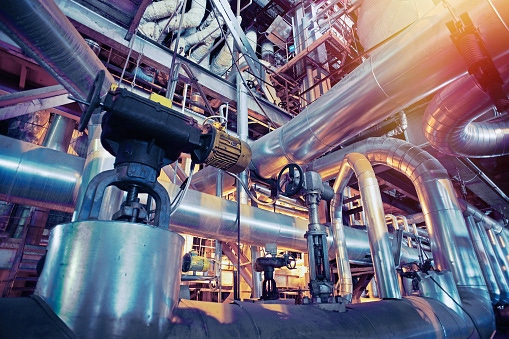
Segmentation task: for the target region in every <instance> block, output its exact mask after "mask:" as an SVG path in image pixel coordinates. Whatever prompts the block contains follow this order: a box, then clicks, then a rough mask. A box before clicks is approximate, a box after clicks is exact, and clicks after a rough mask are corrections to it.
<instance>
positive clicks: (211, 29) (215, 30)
mask: <svg viewBox="0 0 509 339" xmlns="http://www.w3.org/2000/svg"><path fill="white" fill-rule="evenodd" d="M210 16H213V14H212V13H211V14H210V15H209V17H210ZM219 21H220V22H221V24H222V23H223V19H222V18H219ZM220 35H221V30H220V27H219V23H218V20H216V19H215V18H214V19H212V20H211V22H210V25H208V26H207V27H206V28H204V29H202V30H201V31H198V32H196V33H194V34H191V35H189V36H185V37H180V39H179V41H178V49H179V50H180V49H182V50H185V49H186V48H187V47H188V46H193V45H196V44H197V43H200V42H203V41H207V39H212V38H214V39H216V38H217V37H219V36H220ZM175 44H176V41H173V42H172V44H171V45H170V48H171V49H172V50H174V49H175Z"/></svg>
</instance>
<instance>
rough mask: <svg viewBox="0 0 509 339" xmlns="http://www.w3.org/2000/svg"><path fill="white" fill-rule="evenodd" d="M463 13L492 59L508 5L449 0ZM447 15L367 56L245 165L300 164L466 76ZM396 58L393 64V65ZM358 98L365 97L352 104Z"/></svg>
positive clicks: (439, 13)
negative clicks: (468, 18)
mask: <svg viewBox="0 0 509 339" xmlns="http://www.w3.org/2000/svg"><path fill="white" fill-rule="evenodd" d="M450 4H451V6H452V8H453V10H454V11H455V12H456V13H463V12H466V11H468V14H469V15H470V17H471V18H472V20H473V23H474V25H475V26H476V27H478V28H479V30H480V32H481V36H482V38H483V39H484V41H485V43H486V46H487V49H488V52H489V53H490V55H491V56H493V57H494V58H495V57H497V56H499V55H501V54H504V53H506V51H507V50H508V49H509V31H508V30H507V29H506V27H507V26H508V25H507V24H506V23H507V22H509V14H508V13H509V9H508V6H509V5H508V3H507V2H506V1H503V0H490V1H468V0H457V1H450ZM451 20H452V17H451V14H450V12H449V11H448V10H447V8H446V7H444V6H443V5H442V4H439V5H437V6H435V8H433V9H432V10H431V11H429V12H428V14H427V15H426V16H425V17H423V18H421V19H420V20H418V21H416V22H415V23H414V24H412V25H411V26H410V27H408V28H407V29H406V30H404V31H403V32H401V33H400V34H399V35H398V36H396V37H394V38H393V39H392V40H391V41H389V42H387V43H385V44H384V45H383V46H380V47H379V48H378V49H376V50H374V51H372V52H371V56H370V57H369V58H368V59H367V60H366V61H365V62H364V63H363V64H362V65H360V66H359V67H358V68H356V69H355V70H354V71H352V72H351V73H350V74H348V75H347V76H346V77H345V78H343V80H341V82H339V83H338V84H337V85H336V86H334V87H333V88H332V89H331V90H330V91H328V92H327V93H326V94H325V95H323V96H321V97H320V98H319V99H318V100H316V101H315V102H314V103H312V104H310V105H309V106H307V107H306V108H305V109H304V110H303V111H302V112H301V113H299V115H298V116H297V117H295V118H294V119H293V120H292V121H290V122H289V123H287V124H286V125H284V126H282V127H281V128H279V129H277V130H275V131H273V132H271V133H269V134H267V135H265V136H263V137H261V138H260V139H258V140H256V141H255V142H253V143H252V145H251V149H252V151H253V159H252V164H251V165H252V168H253V169H254V170H255V171H256V172H257V173H258V174H259V175H260V176H262V177H265V178H268V177H272V176H274V175H276V174H277V173H278V171H279V170H280V169H281V168H282V167H283V166H284V165H286V164H288V163H291V162H293V163H297V164H304V163H306V162H308V161H310V160H313V159H314V158H315V157H316V156H317V155H321V154H323V153H326V152H327V151H329V150H330V149H331V148H333V147H335V146H337V145H338V144H341V143H342V142H344V141H346V140H348V139H349V138H352V137H353V136H355V135H357V134H358V133H359V132H360V131H363V130H365V129H366V128H369V127H371V126H374V125H375V124H376V123H378V122H380V121H382V120H383V119H385V118H387V117H389V116H390V115H391V114H393V113H394V112H397V111H400V110H401V109H403V108H404V107H406V106H408V105H410V104H412V103H414V102H416V101H417V100H419V99H421V98H423V97H425V96H426V95H429V94H430V93H432V92H433V91H435V90H437V89H439V88H441V87H442V86H444V85H445V84H446V83H448V82H450V81H451V80H453V79H455V78H457V77H459V76H461V75H462V74H463V73H465V72H466V71H467V67H466V65H465V63H464V62H463V57H462V56H461V55H460V54H459V52H458V51H457V49H456V46H455V45H454V44H453V42H452V40H451V38H450V32H449V31H448V29H447V27H446V23H447V22H449V21H451ZM395 60H397V62H394V61H395ZM359 93H362V95H363V97H366V98H369V100H359Z"/></svg>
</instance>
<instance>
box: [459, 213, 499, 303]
mask: <svg viewBox="0 0 509 339" xmlns="http://www.w3.org/2000/svg"><path fill="white" fill-rule="evenodd" d="M465 222H466V224H467V226H468V232H469V234H470V238H471V239H472V244H473V245H474V250H475V254H476V255H477V260H479V263H480V264H481V270H482V274H483V277H484V280H485V281H486V286H487V288H488V292H489V293H490V297H491V303H492V304H493V305H496V304H497V303H498V302H499V301H500V294H501V293H500V288H499V286H498V283H497V279H496V277H495V273H494V272H493V268H492V265H497V262H493V263H492V262H490V260H489V258H488V255H487V254H486V250H485V248H484V245H483V243H482V240H481V236H480V234H479V229H478V228H477V225H476V223H475V220H474V218H473V217H472V216H465ZM504 280H505V279H504ZM503 302H504V303H506V302H507V301H506V300H504V301H503Z"/></svg>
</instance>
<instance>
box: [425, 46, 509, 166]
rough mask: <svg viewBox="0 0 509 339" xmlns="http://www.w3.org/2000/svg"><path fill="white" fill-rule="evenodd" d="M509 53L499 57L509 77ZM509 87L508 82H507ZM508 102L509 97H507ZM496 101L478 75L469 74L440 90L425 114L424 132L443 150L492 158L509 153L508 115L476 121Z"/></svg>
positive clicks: (460, 154) (505, 88)
mask: <svg viewBox="0 0 509 339" xmlns="http://www.w3.org/2000/svg"><path fill="white" fill-rule="evenodd" d="M507 59H508V58H507V56H504V57H503V58H500V60H497V64H500V65H501V66H502V67H503V69H501V70H500V73H501V75H502V78H503V79H507V78H508V77H509V67H508V66H507V62H506V61H507ZM503 88H504V90H505V91H506V92H507V91H508V90H509V82H506V83H505V85H504V87H503ZM508 102H509V100H508ZM492 108H493V102H492V100H491V99H490V97H489V95H488V94H486V93H485V92H484V91H483V90H482V89H481V87H479V85H478V83H477V82H476V81H475V78H474V77H473V76H471V75H470V74H466V75H464V76H463V77H461V78H460V79H458V80H456V81H454V82H453V83H452V84H450V85H448V86H447V87H445V88H444V89H442V90H440V91H439V92H438V93H437V94H436V95H435V96H434V98H433V100H431V102H430V103H429V104H428V107H427V108H426V111H425V113H424V125H423V130H424V135H425V136H426V139H428V141H429V143H430V144H431V146H433V147H434V148H436V149H438V150H439V151H440V152H442V153H445V154H449V155H454V156H461V157H493V156H500V155H505V154H508V153H509V119H508V116H507V115H506V116H504V117H501V118H499V119H496V120H494V121H484V122H480V121H475V122H474V120H475V119H476V118H478V117H479V116H481V115H482V114H483V113H485V112H487V111H489V110H490V109H492Z"/></svg>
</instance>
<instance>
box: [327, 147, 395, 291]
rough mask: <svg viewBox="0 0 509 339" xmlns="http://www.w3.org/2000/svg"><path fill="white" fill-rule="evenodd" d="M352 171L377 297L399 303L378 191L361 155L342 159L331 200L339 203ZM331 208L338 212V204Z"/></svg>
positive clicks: (368, 163)
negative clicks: (356, 183) (361, 207)
mask: <svg viewBox="0 0 509 339" xmlns="http://www.w3.org/2000/svg"><path fill="white" fill-rule="evenodd" d="M352 171H353V172H354V173H355V175H356V176H357V179H358V182H359V190H360V193H361V200H362V206H363V209H364V211H365V215H366V227H367V229H368V239H369V246H370V249H371V257H372V260H373V267H374V270H375V276H376V281H377V284H378V289H379V293H380V297H381V298H384V299H385V298H394V299H401V291H400V290H399V283H398V277H397V275H396V267H395V264H394V259H393V255H392V248H391V242H390V239H389V232H388V230H387V226H386V224H385V216H384V210H383V204H382V198H381V194H380V188H379V187H378V181H377V179H376V176H375V172H374V171H373V168H372V167H371V164H370V162H369V160H368V159H367V158H366V157H365V156H364V155H362V154H359V153H350V154H347V155H346V156H345V158H344V160H343V162H342V163H341V167H340V169H339V173H338V176H337V178H336V183H335V184H334V191H335V192H336V196H335V198H339V199H341V198H340V197H338V192H342V191H343V189H344V188H345V186H346V185H347V183H348V180H347V179H348V178H349V177H350V176H351V173H352ZM338 182H339V183H338ZM334 205H335V208H336V209H339V208H341V206H338V203H334ZM337 222H340V221H336V223H335V226H336V225H337Z"/></svg>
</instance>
